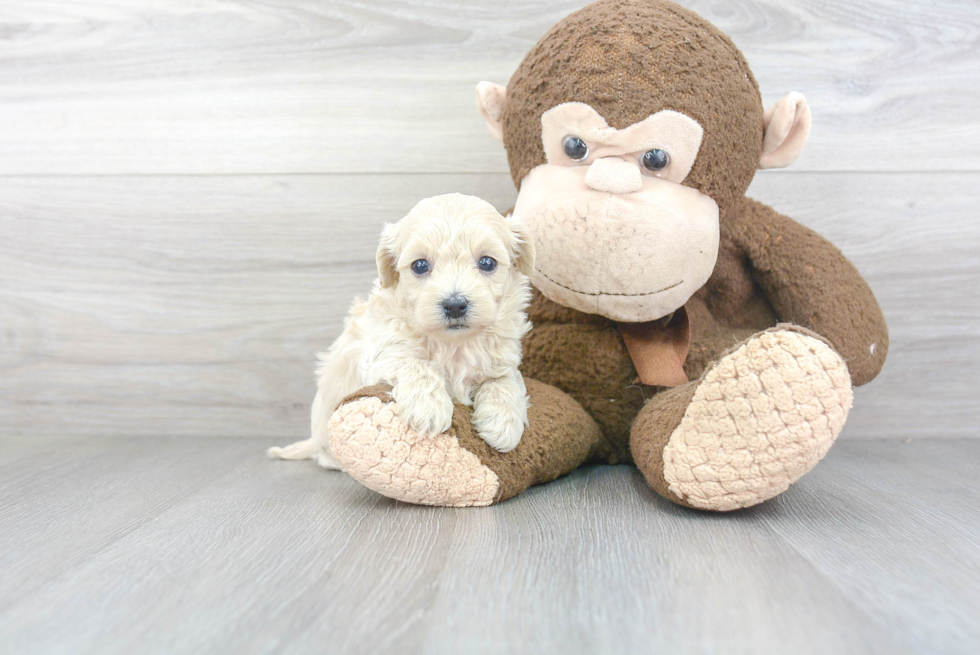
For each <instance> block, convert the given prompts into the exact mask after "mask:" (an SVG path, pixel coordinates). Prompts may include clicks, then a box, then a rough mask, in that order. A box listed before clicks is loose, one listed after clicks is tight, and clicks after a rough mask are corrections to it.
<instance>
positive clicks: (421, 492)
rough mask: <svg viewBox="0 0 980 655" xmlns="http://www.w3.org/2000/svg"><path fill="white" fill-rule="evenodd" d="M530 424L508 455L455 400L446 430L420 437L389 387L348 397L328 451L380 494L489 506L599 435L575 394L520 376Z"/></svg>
mask: <svg viewBox="0 0 980 655" xmlns="http://www.w3.org/2000/svg"><path fill="white" fill-rule="evenodd" d="M525 383H526V384H527V389H528V394H529V395H530V396H531V409H530V410H529V412H528V419H529V422H530V425H529V427H528V428H527V429H526V430H525V431H524V436H523V437H522V439H521V443H520V444H519V445H518V446H517V448H515V449H514V450H512V451H510V452H508V453H500V452H498V451H496V450H494V449H493V448H491V447H490V446H488V445H487V444H486V443H485V442H484V441H483V440H482V439H480V437H479V436H478V434H477V432H476V429H475V428H474V427H473V424H472V421H471V416H472V410H471V409H470V408H469V407H464V406H462V405H456V407H455V410H454V412H453V425H452V428H451V429H450V431H449V432H447V433H443V434H440V435H437V436H435V437H425V436H422V435H420V434H418V433H417V432H415V430H413V429H411V428H410V427H408V426H407V425H405V424H404V423H402V422H401V420H400V419H399V418H398V414H397V412H396V408H395V403H394V400H393V399H392V397H391V396H390V395H389V391H390V387H387V386H375V387H367V388H365V389H362V390H361V391H359V392H357V393H356V394H353V395H352V396H349V397H348V398H347V399H346V400H345V401H344V402H343V403H341V405H340V407H339V408H338V409H337V411H336V412H334V414H333V416H332V417H331V419H330V435H331V437H330V438H331V448H332V451H333V456H334V457H335V458H336V459H337V460H338V461H339V462H340V464H341V465H342V466H343V467H344V470H345V471H347V473H348V474H350V476H351V477H353V478H354V479H355V480H357V481H358V482H360V483H361V484H363V485H364V486H366V487H368V488H369V489H373V490H374V491H377V492H378V493H380V494H382V495H384V496H387V497H389V498H394V499H395V500H401V501H405V502H409V503H415V504H419V505H442V506H448V507H478V506H486V505H491V504H493V503H496V502H500V501H502V500H506V499H508V498H510V497H512V496H515V495H517V494H518V493H520V492H521V491H524V490H525V489H527V488H528V487H529V486H531V485H532V484H537V483H540V482H546V481H549V480H553V479H555V478H557V477H558V476H560V475H564V474H565V473H568V472H569V471H571V470H573V469H575V468H576V467H578V466H579V464H581V463H582V462H583V461H584V460H585V459H586V457H588V454H589V452H590V451H591V448H592V447H593V445H594V443H595V442H596V441H598V439H599V438H600V434H599V428H598V426H597V425H596V424H595V422H594V421H593V420H592V419H591V417H589V416H588V414H586V413H585V410H583V409H582V408H581V406H579V405H578V403H576V402H575V401H574V400H572V399H571V398H570V397H568V396H566V395H565V394H563V393H562V392H560V391H558V390H557V389H554V388H553V387H549V386H548V385H545V384H542V383H540V382H535V381H534V380H525Z"/></svg>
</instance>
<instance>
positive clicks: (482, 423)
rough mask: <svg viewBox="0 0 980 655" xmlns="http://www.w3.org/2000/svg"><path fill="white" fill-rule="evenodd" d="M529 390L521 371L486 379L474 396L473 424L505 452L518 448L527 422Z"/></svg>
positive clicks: (484, 437) (481, 434)
mask: <svg viewBox="0 0 980 655" xmlns="http://www.w3.org/2000/svg"><path fill="white" fill-rule="evenodd" d="M527 407H528V399H527V389H526V388H525V386H524V378H523V377H522V376H521V374H520V372H519V371H513V372H511V373H510V374H508V375H505V376H503V377H499V378H495V379H493V380H487V381H486V382H484V383H483V384H481V385H480V388H479V389H477V390H476V394H474V396H473V426H474V427H475V428H476V430H477V432H479V433H480V437H481V438H482V439H483V440H484V441H486V442H487V443H488V444H490V445H491V446H492V447H494V448H496V449H497V450H499V451H500V452H502V453H506V452H510V451H511V450H514V449H515V448H517V444H519V443H520V442H521V435H522V434H524V427H525V426H526V425H527Z"/></svg>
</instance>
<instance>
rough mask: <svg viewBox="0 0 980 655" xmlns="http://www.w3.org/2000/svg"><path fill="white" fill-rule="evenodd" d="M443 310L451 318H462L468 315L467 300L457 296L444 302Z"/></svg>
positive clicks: (450, 297)
mask: <svg viewBox="0 0 980 655" xmlns="http://www.w3.org/2000/svg"><path fill="white" fill-rule="evenodd" d="M442 309H443V311H444V312H446V316H448V317H449V318H462V317H463V316H465V315H466V298H464V297H463V296H461V295H459V294H456V295H455V296H449V297H448V298H446V299H445V300H443V301H442Z"/></svg>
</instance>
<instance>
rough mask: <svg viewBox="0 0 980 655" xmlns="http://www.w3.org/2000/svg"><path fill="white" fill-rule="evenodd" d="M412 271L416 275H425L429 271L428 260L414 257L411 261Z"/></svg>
mask: <svg viewBox="0 0 980 655" xmlns="http://www.w3.org/2000/svg"><path fill="white" fill-rule="evenodd" d="M412 272H413V273H415V274H416V275H425V274H426V273H428V272H429V262H428V261H426V260H424V259H416V260H415V261H414V262H412Z"/></svg>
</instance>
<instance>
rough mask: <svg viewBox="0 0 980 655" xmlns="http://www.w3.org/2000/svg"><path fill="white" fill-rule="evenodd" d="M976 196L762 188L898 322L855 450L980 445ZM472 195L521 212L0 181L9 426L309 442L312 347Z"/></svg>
mask: <svg viewBox="0 0 980 655" xmlns="http://www.w3.org/2000/svg"><path fill="white" fill-rule="evenodd" d="M978 189H980V175H978V174H972V173H969V174H967V173H959V174H949V175H946V174H850V173H820V174H810V173H802V174H797V173H785V172H783V173H767V174H761V175H759V176H758V178H757V179H756V182H755V183H754V184H753V187H752V189H751V190H750V193H751V194H752V195H754V196H756V197H758V198H760V199H761V200H764V201H766V202H769V203H770V204H772V205H773V206H774V207H776V208H777V209H779V210H780V211H783V212H786V213H788V214H789V215H791V216H794V217H795V218H797V219H798V220H800V221H801V222H803V223H804V224H807V225H810V226H811V227H813V228H815V229H816V230H817V231H819V232H821V233H823V234H824V235H825V236H827V237H828V238H830V239H831V240H832V241H834V242H835V243H836V244H837V245H838V246H840V247H841V248H842V249H843V250H844V252H845V254H847V255H848V256H849V257H851V259H852V260H853V261H854V262H855V264H857V266H858V267H859V269H861V270H862V272H863V273H864V274H865V275H866V277H867V278H868V280H869V281H870V282H871V285H872V287H873V288H874V289H875V291H876V293H877V295H878V298H879V300H880V302H881V304H882V307H883V308H884V311H885V315H886V317H887V318H888V321H889V325H890V330H891V336H892V348H891V352H890V354H889V361H888V363H887V364H886V366H885V369H884V371H883V373H882V375H881V377H880V378H879V379H878V380H876V381H875V382H874V383H873V384H872V385H869V386H868V387H865V388H862V389H859V390H858V392H857V402H856V407H855V410H854V411H853V413H852V416H851V419H850V422H849V425H848V428H847V430H846V432H845V435H846V436H871V437H878V436H915V437H923V436H947V437H950V436H965V437H975V436H976V432H975V429H974V426H976V425H977V424H978V423H980V406H978V404H977V403H976V401H975V398H974V396H975V390H976V388H977V387H978V382H980V377H978V376H980V374H978V371H980V290H978V288H977V285H976V284H975V280H976V279H977V276H978V274H980V268H978V263H977V259H976V254H975V253H976V249H977V247H978V245H980V222H978V221H977V220H976V207H977V203H978V202H980V191H978ZM454 190H458V191H462V192H465V193H474V194H477V195H481V196H483V197H486V198H487V199H489V200H490V201H491V202H494V203H495V204H496V205H498V206H499V207H500V208H501V209H505V208H507V207H508V206H510V204H511V203H512V202H513V198H514V190H513V188H512V187H511V184H510V181H509V179H508V178H507V176H505V175H451V176H443V175H401V176H375V175H364V176H361V175H350V176H273V177H265V176H260V177H236V176H230V177H221V176H218V177H194V176H190V177H121V178H120V177H106V178H75V177H68V178H30V177H27V178H24V177H21V178H0V230H2V231H3V233H4V234H5V235H6V236H5V238H4V239H3V241H2V242H0V266H2V270H3V272H4V275H2V276H0V323H2V324H3V326H4V329H2V330H0V341H2V346H3V347H0V430H2V431H3V432H7V433H21V434H53V433H54V434H56V433H61V432H70V433H72V434H79V435H84V434H145V435H154V434H160V433H161V432H164V433H166V434H170V435H219V436H220V435H229V434H233V435H239V436H241V435H245V436H276V435H279V436H282V437H283V438H290V437H295V436H300V435H303V434H305V432H306V431H307V430H308V427H307V426H308V408H309V402H310V400H311V398H312V396H313V380H312V373H311V372H312V369H313V361H314V359H313V354H314V352H315V351H317V350H320V349H323V348H325V347H326V346H327V345H329V343H330V342H331V340H332V339H333V338H334V337H335V336H336V335H337V334H338V333H339V329H340V325H341V320H342V317H343V315H344V314H345V313H346V310H347V307H348V306H349V303H350V301H351V299H352V298H353V297H354V296H355V295H357V294H363V293H366V292H367V290H368V289H369V285H370V280H371V279H372V278H373V277H374V275H375V269H374V250H375V247H376V243H377V234H378V232H379V229H380V226H381V223H382V221H384V220H395V219H397V218H398V217H399V216H400V215H401V214H402V213H404V212H405V211H407V209H408V208H409V207H411V205H413V204H414V203H415V202H416V201H417V200H418V199H419V198H421V197H424V196H428V195H433V194H436V193H445V192H449V191H454ZM161 426H165V428H161Z"/></svg>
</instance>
